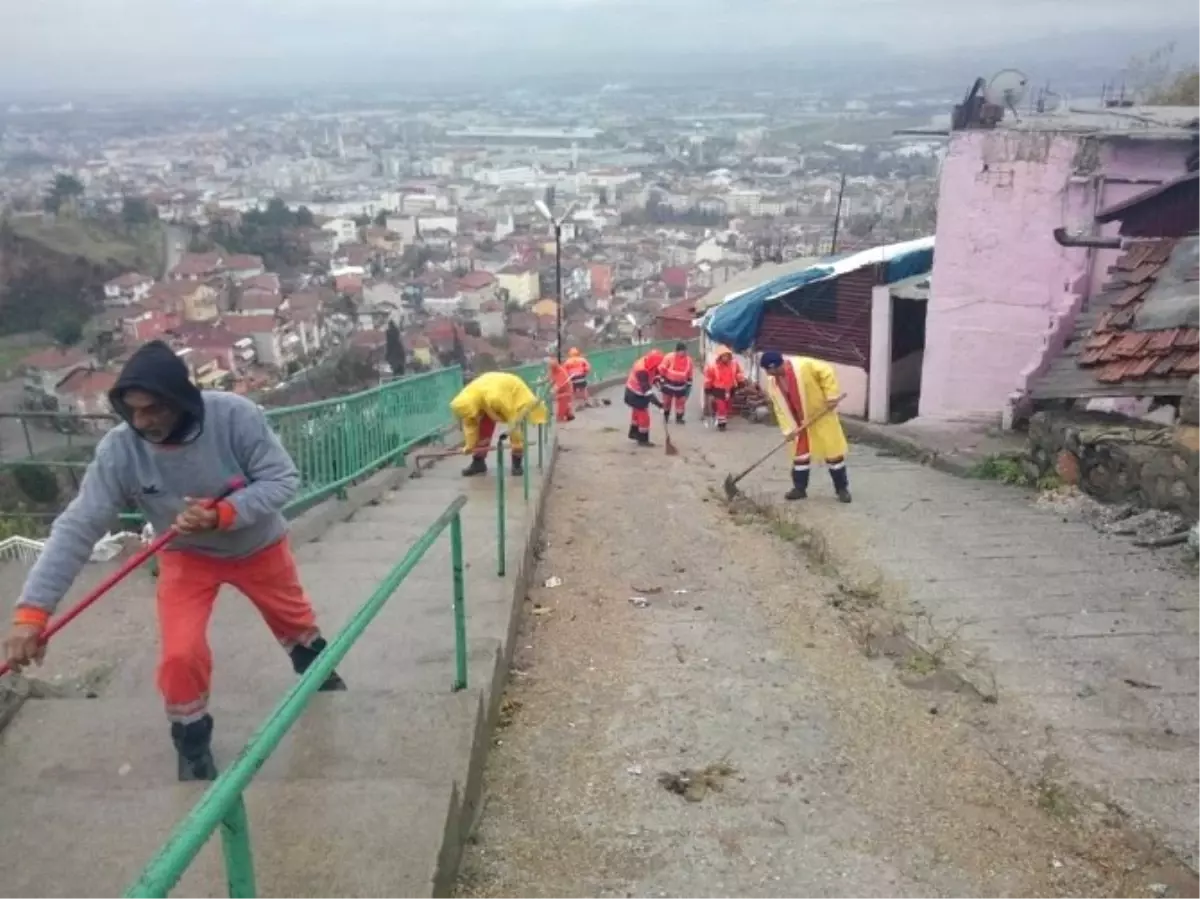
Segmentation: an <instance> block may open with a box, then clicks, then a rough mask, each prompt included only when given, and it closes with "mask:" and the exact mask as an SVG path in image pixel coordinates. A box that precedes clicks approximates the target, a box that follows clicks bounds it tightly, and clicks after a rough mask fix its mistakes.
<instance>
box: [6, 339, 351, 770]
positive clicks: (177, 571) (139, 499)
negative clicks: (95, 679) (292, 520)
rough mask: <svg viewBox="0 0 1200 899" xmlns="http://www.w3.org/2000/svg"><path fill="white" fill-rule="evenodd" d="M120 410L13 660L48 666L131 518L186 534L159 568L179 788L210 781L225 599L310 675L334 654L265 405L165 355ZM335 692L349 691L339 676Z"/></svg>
mask: <svg viewBox="0 0 1200 899" xmlns="http://www.w3.org/2000/svg"><path fill="white" fill-rule="evenodd" d="M109 399H110V401H111V403H112V406H113V408H114V409H115V410H116V412H117V414H118V415H120V417H121V418H122V419H123V420H124V423H123V424H120V425H118V426H117V427H115V428H113V430H111V431H110V432H109V433H108V434H106V435H105V436H104V439H103V440H101V441H100V444H99V445H98V446H97V447H96V455H95V458H94V459H93V461H92V463H91V464H90V465H89V466H88V469H87V473H86V474H85V475H84V478H83V484H82V485H81V486H80V489H79V495H78V496H77V497H75V499H74V500H73V501H72V502H71V504H70V505H69V506H67V508H66V509H65V510H64V511H63V513H62V514H61V515H60V516H59V517H58V519H57V520H56V521H55V522H54V526H53V528H52V529H51V532H50V538H49V539H48V540H47V541H46V547H45V549H44V550H43V552H42V555H41V557H40V558H39V559H38V561H37V563H36V564H35V565H34V566H33V569H32V570H31V571H30V573H29V577H28V579H27V580H26V582H25V587H24V589H23V590H22V592H21V598H20V600H19V601H18V602H17V608H16V613H15V615H14V617H13V624H12V628H11V630H10V632H9V635H8V639H7V640H6V641H5V654H6V656H7V658H8V661H9V663H10V664H11V665H12V666H13V667H14V668H15V669H17V670H20V669H21V668H23V667H24V666H26V665H28V664H29V663H30V662H35V661H36V662H40V661H41V658H42V656H43V654H44V652H45V643H44V642H43V641H42V632H43V631H44V629H45V627H46V625H47V623H48V622H49V620H50V616H51V615H52V614H53V613H54V610H55V607H56V606H57V605H58V603H59V601H60V600H61V599H62V597H63V596H64V595H65V594H66V593H67V591H68V590H69V589H70V587H71V584H72V582H73V581H74V580H75V578H76V577H77V576H78V574H79V572H80V570H81V569H82V568H83V565H84V564H85V563H86V562H87V560H88V557H89V555H90V554H91V551H92V547H93V546H94V545H95V543H96V541H97V540H99V539H100V538H101V537H102V536H103V535H104V533H105V531H106V530H107V529H108V527H109V525H110V524H111V522H112V521H113V519H114V518H115V517H116V516H117V514H118V513H119V512H120V511H121V510H122V509H123V508H125V507H127V506H128V505H130V504H134V505H137V506H138V507H139V508H140V509H141V510H142V512H143V513H144V514H145V516H146V518H147V519H148V520H149V521H150V524H151V525H152V526H153V527H154V530H155V531H156V532H158V533H163V532H164V531H166V530H167V529H168V528H169V527H171V526H172V525H174V526H175V527H176V528H178V529H179V531H180V532H181V536H180V537H178V538H176V539H175V540H174V541H173V542H172V543H171V544H170V546H169V547H168V548H167V549H165V550H164V551H163V552H162V553H160V555H159V559H160V567H159V578H158V586H157V594H158V596H157V606H158V622H159V633H160V636H161V640H162V651H161V656H160V661H159V666H158V687H159V690H160V692H161V693H162V696H163V700H164V702H165V703H166V709H167V717H168V719H169V720H170V722H171V738H172V740H173V741H174V744H175V749H176V752H177V753H178V756H179V779H180V780H211V779H213V778H214V777H215V776H216V765H215V763H214V761H213V757H212V748H211V746H212V729H213V719H212V716H211V715H210V714H209V713H208V693H209V684H210V682H211V679H212V653H211V651H210V649H209V646H208V622H209V618H210V617H211V615H212V610H213V604H214V602H215V601H216V597H217V592H218V591H219V590H220V588H221V586H222V585H223V584H231V585H233V586H235V587H237V588H238V589H239V590H240V591H241V592H243V593H245V594H246V596H247V597H249V599H250V601H251V602H253V603H254V604H255V606H257V608H258V610H259V612H260V613H261V614H262V616H263V619H264V620H265V621H266V624H267V626H268V627H269V628H270V629H271V631H272V633H273V634H274V635H275V637H276V639H278V640H279V642H280V643H281V644H282V645H283V647H284V649H285V650H287V652H288V653H289V654H290V656H291V660H292V666H293V668H294V669H295V670H296V672H297V673H303V672H304V671H306V670H307V669H308V667H309V666H310V665H311V664H312V663H313V661H314V660H315V659H316V657H317V654H318V653H320V652H321V650H323V649H324V648H325V640H324V639H323V638H322V637H321V633H320V631H319V630H318V629H317V625H316V618H315V616H314V614H313V610H312V603H311V602H310V601H309V598H308V596H307V594H305V592H304V588H303V587H302V586H301V584H300V579H299V573H298V571H297V569H296V561H295V559H294V558H293V556H292V553H291V549H290V547H289V545H288V541H287V522H286V521H285V520H284V517H283V513H282V510H283V508H284V506H285V505H287V503H288V502H289V501H290V500H291V499H292V497H293V496H295V494H296V490H297V488H298V487H299V483H300V477H299V474H298V473H297V471H296V466H295V465H294V464H293V463H292V460H291V458H290V457H289V456H288V454H287V451H286V450H285V449H284V448H283V445H282V444H281V443H280V442H279V438H278V437H276V435H275V434H274V432H273V431H272V430H271V428H270V425H269V424H268V422H267V420H266V416H264V415H263V413H262V411H261V410H260V409H259V408H258V407H257V406H255V404H254V403H252V402H250V401H249V400H247V399H245V398H243V397H240V396H237V395H236V394H231V393H221V392H216V391H201V390H199V389H198V388H197V387H196V386H195V385H194V384H192V382H191V379H190V378H189V376H188V371H187V367H186V366H185V365H184V364H183V362H182V361H181V360H180V359H179V357H178V356H176V355H175V351H174V350H172V349H171V348H170V347H169V346H167V345H166V344H165V343H163V342H161V341H153V342H151V343H147V344H146V345H144V346H142V347H141V348H140V349H138V350H137V352H135V353H134V354H133V356H131V357H130V359H129V361H128V362H127V363H126V365H125V367H124V369H122V371H121V374H120V376H119V377H118V379H117V383H116V386H115V387H114V388H113V390H112V392H111V393H110V394H109ZM234 478H243V479H244V480H245V482H246V486H245V487H243V488H242V489H241V490H238V491H237V492H236V493H234V494H233V495H231V496H230V497H229V498H228V499H226V500H223V501H222V502H220V503H218V504H217V505H216V506H215V507H213V508H206V504H205V502H204V498H205V497H213V496H217V495H219V494H220V493H221V492H222V491H223V490H224V489H225V488H226V486H227V485H228V484H229V482H230V481H231V480H233V479H234ZM77 626H86V624H82V625H77ZM322 689H324V690H344V689H345V684H344V683H343V681H342V679H341V678H340V677H339V676H338V675H337V674H336V673H335V674H333V675H332V676H331V677H330V678H329V679H328V680H327V681H326V682H325V684H324V685H323V687H322Z"/></svg>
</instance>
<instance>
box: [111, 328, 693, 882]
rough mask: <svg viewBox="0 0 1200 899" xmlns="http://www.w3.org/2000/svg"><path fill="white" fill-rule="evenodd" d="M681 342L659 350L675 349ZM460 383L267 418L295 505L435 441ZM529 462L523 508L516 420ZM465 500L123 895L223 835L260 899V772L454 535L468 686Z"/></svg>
mask: <svg viewBox="0 0 1200 899" xmlns="http://www.w3.org/2000/svg"><path fill="white" fill-rule="evenodd" d="M674 343H675V342H674V341H664V342H661V343H659V344H657V346H658V347H659V348H663V349H671V348H673V346H674ZM654 346H656V345H655V344H649V345H640V346H630V347H619V348H616V349H610V350H601V351H598V352H596V353H593V354H591V355H590V356H589V361H590V362H591V365H592V380H593V382H595V383H600V382H603V381H607V380H611V379H612V378H614V377H620V376H623V375H624V374H625V372H627V371H628V369H629V367H630V366H632V365H633V363H634V361H636V360H637V359H638V358H639V357H640V356H642V355H644V354H645V353H647V352H649V351H650V350H651V349H652V348H653V347H654ZM512 371H513V373H515V374H518V375H520V376H521V377H522V378H524V379H525V380H526V381H527V382H528V383H529V384H530V385H531V387H533V389H534V391H535V393H536V394H537V396H538V398H539V400H540V401H541V402H543V403H545V404H546V406H547V411H548V412H549V413H550V414H549V415H548V416H547V422H546V423H545V424H539V425H537V426H536V427H537V436H536V440H537V465H538V468H539V470H542V469H544V467H545V465H546V462H547V455H548V453H547V448H548V447H552V446H553V441H554V433H555V430H554V429H555V428H556V427H557V423H556V419H555V417H554V414H553V413H554V408H553V396H552V391H553V386H552V385H551V384H549V383H548V381H547V379H546V377H545V371H546V369H545V366H544V365H542V364H536V365H535V364H530V365H525V366H520V367H518V368H516V369H512ZM461 387H462V372H461V371H460V370H459V369H457V368H453V369H444V370H441V371H437V372H433V373H430V374H425V375H417V376H415V377H412V378H404V379H400V380H396V381H392V382H390V383H388V384H385V385H382V386H380V387H377V388H374V389H372V390H367V391H364V392H362V393H357V394H353V395H351V396H346V397H339V398H336V399H331V400H323V401H320V402H316V403H308V404H305V405H302V406H293V407H287V408H282V409H276V410H271V411H270V412H268V413H267V414H268V418H269V420H270V421H271V424H272V426H273V427H274V428H275V430H276V432H277V433H278V434H279V435H280V438H281V440H282V441H283V443H284V445H285V446H286V447H287V449H288V451H289V452H290V453H291V454H292V457H293V458H294V459H295V461H296V464H297V467H298V468H299V469H300V473H301V478H302V486H301V495H300V497H299V498H298V500H297V501H296V503H294V504H293V506H292V507H290V508H291V509H292V510H295V509H296V508H298V507H307V506H309V505H312V504H314V503H316V502H319V501H320V500H322V499H324V498H326V497H328V496H330V495H333V494H335V493H340V492H342V491H344V489H345V487H346V486H347V485H349V484H350V483H351V482H353V481H355V480H357V479H359V478H361V477H364V476H366V475H368V474H370V473H371V472H372V471H373V470H375V469H377V468H380V467H382V466H384V465H387V464H389V463H395V462H401V463H402V461H403V456H404V454H405V453H406V452H407V451H408V450H409V449H410V448H411V447H413V446H415V445H416V444H418V443H420V442H423V441H426V440H430V439H433V438H436V437H438V436H440V435H442V434H444V433H445V432H446V431H448V430H449V429H450V428H452V427H453V426H454V425H455V422H454V419H453V416H452V414H451V413H450V409H449V403H450V400H451V399H453V397H454V395H455V394H456V393H457V392H458V391H459V390H460V389H461ZM519 427H520V434H521V436H522V437H523V438H524V441H523V442H524V453H525V463H526V464H525V466H524V472H523V476H522V490H523V495H524V498H525V500H526V501H528V500H529V498H530V496H531V487H530V473H529V469H530V465H529V462H530V461H531V460H530V455H531V449H532V448H531V446H530V442H529V439H528V438H529V431H530V426H529V423H528V422H527V421H522V422H521V424H520V426H519ZM506 443H507V441H505V440H501V441H500V442H499V443H498V445H497V449H496V462H497V467H498V472H497V477H496V494H497V519H496V540H497V556H498V559H497V574H498V575H500V576H501V577H503V576H504V575H505V574H506V570H505V569H506V556H507V525H508V520H507V516H508V502H507V500H508V496H507V490H508V487H507V482H508V477H507V472H506V471H505V465H504V462H505V450H506ZM465 503H466V497H463V496H460V497H458V498H457V499H455V500H454V502H452V503H451V504H450V505H449V506H448V507H447V508H446V510H445V511H444V512H443V513H442V514H441V515H440V516H439V517H438V519H437V520H436V521H435V522H434V523H433V524H432V525H430V527H429V528H428V529H427V530H426V531H425V532H424V534H423V535H422V536H421V537H420V538H419V539H418V540H417V541H416V542H415V543H414V544H413V545H412V546H411V547H410V548H409V550H408V552H407V553H406V554H405V555H404V558H403V559H401V561H400V562H399V563H397V565H396V566H395V567H393V568H392V569H391V571H390V572H389V573H388V575H387V577H385V578H384V579H383V581H381V582H380V584H379V586H378V587H377V588H376V589H375V591H374V592H373V593H372V594H371V595H370V596H369V597H368V598H367V600H366V601H365V602H364V603H363V605H362V606H361V607H360V608H359V609H358V611H357V612H355V614H354V616H353V617H352V618H351V620H350V622H349V623H348V624H347V625H346V626H345V628H343V629H342V631H341V632H340V633H339V634H338V635H337V636H336V637H335V638H334V639H333V640H332V641H331V642H330V643H329V645H328V646H327V647H326V649H325V650H324V651H323V652H322V653H321V654H320V655H319V656H318V657H317V659H316V661H315V662H314V663H313V665H312V667H311V668H309V670H308V671H307V672H306V673H305V674H304V675H303V676H302V677H301V678H300V679H299V680H298V681H297V682H296V684H295V685H294V686H293V687H292V688H291V689H290V690H288V692H287V693H286V694H285V695H284V697H283V698H282V699H281V700H280V702H279V704H278V705H277V706H276V707H275V709H274V710H273V711H272V712H271V714H270V715H269V716H268V717H267V719H266V721H264V722H263V724H262V725H261V726H260V727H259V728H258V730H257V731H255V733H254V735H253V736H252V737H251V738H250V740H249V741H248V742H247V743H246V746H245V747H244V748H243V749H242V751H241V753H240V754H239V755H238V757H237V759H236V760H235V761H234V763H233V764H232V765H231V766H230V767H229V768H228V769H226V770H225V771H224V772H223V773H222V774H221V775H220V776H219V777H218V778H217V780H216V781H215V782H214V783H213V784H212V786H211V787H209V789H208V790H207V791H206V792H205V794H204V796H203V797H202V798H201V800H200V802H199V803H198V804H197V805H196V806H195V808H193V810H192V811H191V813H190V814H189V815H188V816H187V817H186V818H185V819H184V820H183V821H182V822H180V823H179V825H178V826H177V827H176V828H175V830H174V832H173V833H172V834H171V837H170V838H169V839H168V841H167V842H166V844H164V846H163V847H162V849H161V850H160V851H159V852H158V854H157V855H156V856H155V857H154V859H152V860H151V862H150V863H149V864H148V865H147V866H146V868H145V869H144V870H143V871H142V873H141V875H140V876H139V877H138V879H137V881H136V882H135V883H134V884H133V886H131V887H130V889H129V891H128V892H127V893H126V895H127V896H166V895H168V894H169V892H170V890H171V889H172V888H173V887H174V886H175V884H177V883H178V881H179V879H180V877H182V876H183V873H184V871H185V870H186V869H187V867H188V866H189V865H190V864H191V863H192V861H193V860H194V859H195V857H196V855H197V854H198V853H199V852H200V850H201V848H202V847H203V846H204V844H205V843H206V842H207V841H208V839H209V838H210V837H211V836H212V834H213V833H214V832H215V831H217V830H220V833H221V841H222V847H223V850H224V856H225V867H226V875H227V881H228V887H229V895H230V896H237V897H241V896H255V895H256V885H255V876H254V861H253V855H252V851H251V845H250V832H249V821H248V818H247V814H246V806H245V801H244V798H243V794H244V792H245V790H246V788H247V787H248V786H249V784H250V782H251V780H252V779H253V778H254V775H255V774H256V773H257V772H258V770H259V769H260V768H261V767H262V765H263V764H264V763H265V762H266V760H267V758H268V757H269V756H270V755H271V753H272V752H273V751H274V750H275V749H276V748H277V747H278V745H279V743H280V742H281V741H282V740H283V738H284V736H285V735H286V734H287V732H288V731H289V730H290V728H291V727H292V726H293V725H294V724H295V723H296V721H297V720H298V719H299V718H300V716H301V715H303V714H304V711H305V709H306V708H307V705H308V703H309V702H310V701H311V699H312V697H313V695H314V694H316V693H317V691H318V690H319V689H320V687H321V685H322V684H323V683H324V682H325V680H326V679H327V678H328V677H329V675H330V674H331V673H332V672H333V670H334V669H335V668H336V666H337V665H338V664H339V663H340V662H341V661H342V659H344V658H345V656H346V655H347V653H348V652H349V651H350V649H351V648H352V646H353V645H354V643H355V642H356V641H357V640H358V638H359V637H361V636H362V634H363V632H364V631H365V630H366V628H367V627H368V626H369V625H370V623H371V621H372V620H373V619H374V618H375V617H376V616H377V615H378V613H379V611H380V610H381V609H382V607H383V606H384V605H385V604H386V603H387V601H388V600H389V599H390V597H391V596H392V594H393V593H395V591H396V590H397V589H398V588H399V586H400V584H401V583H402V582H403V581H404V579H405V578H406V577H407V576H408V574H409V573H410V572H411V571H412V570H413V568H415V567H416V565H417V564H418V563H419V562H420V560H421V559H422V557H423V556H424V555H425V553H426V552H428V550H429V549H430V547H431V546H432V545H433V544H434V542H435V541H436V540H437V538H438V536H439V535H440V534H441V533H442V532H443V531H444V530H446V529H449V531H450V547H451V551H450V555H451V581H452V593H453V621H454V648H455V655H454V681H453V684H452V687H453V689H454V690H462V689H465V688H466V687H467V651H466V606H465V603H466V579H465V565H464V554H463V530H462V520H461V511H462V508H463V506H464V505H465Z"/></svg>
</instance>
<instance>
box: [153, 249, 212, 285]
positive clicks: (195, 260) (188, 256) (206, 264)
mask: <svg viewBox="0 0 1200 899" xmlns="http://www.w3.org/2000/svg"><path fill="white" fill-rule="evenodd" d="M224 264H225V260H224V259H223V258H222V256H221V254H220V253H184V254H183V256H182V257H181V258H180V260H179V262H177V263H176V264H175V267H174V268H173V269H171V271H170V272H168V274H167V277H168V278H169V279H170V280H172V281H206V280H208V279H209V278H215V277H217V276H218V275H220V274H221V273H222V272H223V271H224Z"/></svg>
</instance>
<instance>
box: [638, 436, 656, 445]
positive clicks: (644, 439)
mask: <svg viewBox="0 0 1200 899" xmlns="http://www.w3.org/2000/svg"><path fill="white" fill-rule="evenodd" d="M637 442H638V446H654V444H653V443H652V442H651V441H650V435H649V434H638V438H637Z"/></svg>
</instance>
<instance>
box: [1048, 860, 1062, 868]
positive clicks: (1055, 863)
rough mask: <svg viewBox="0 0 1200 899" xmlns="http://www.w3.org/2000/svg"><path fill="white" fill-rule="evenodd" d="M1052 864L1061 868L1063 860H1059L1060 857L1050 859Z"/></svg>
mask: <svg viewBox="0 0 1200 899" xmlns="http://www.w3.org/2000/svg"><path fill="white" fill-rule="evenodd" d="M1050 864H1051V865H1053V866H1054V867H1056V868H1061V867H1062V862H1061V861H1059V860H1058V859H1056V858H1054V859H1051V860H1050Z"/></svg>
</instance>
